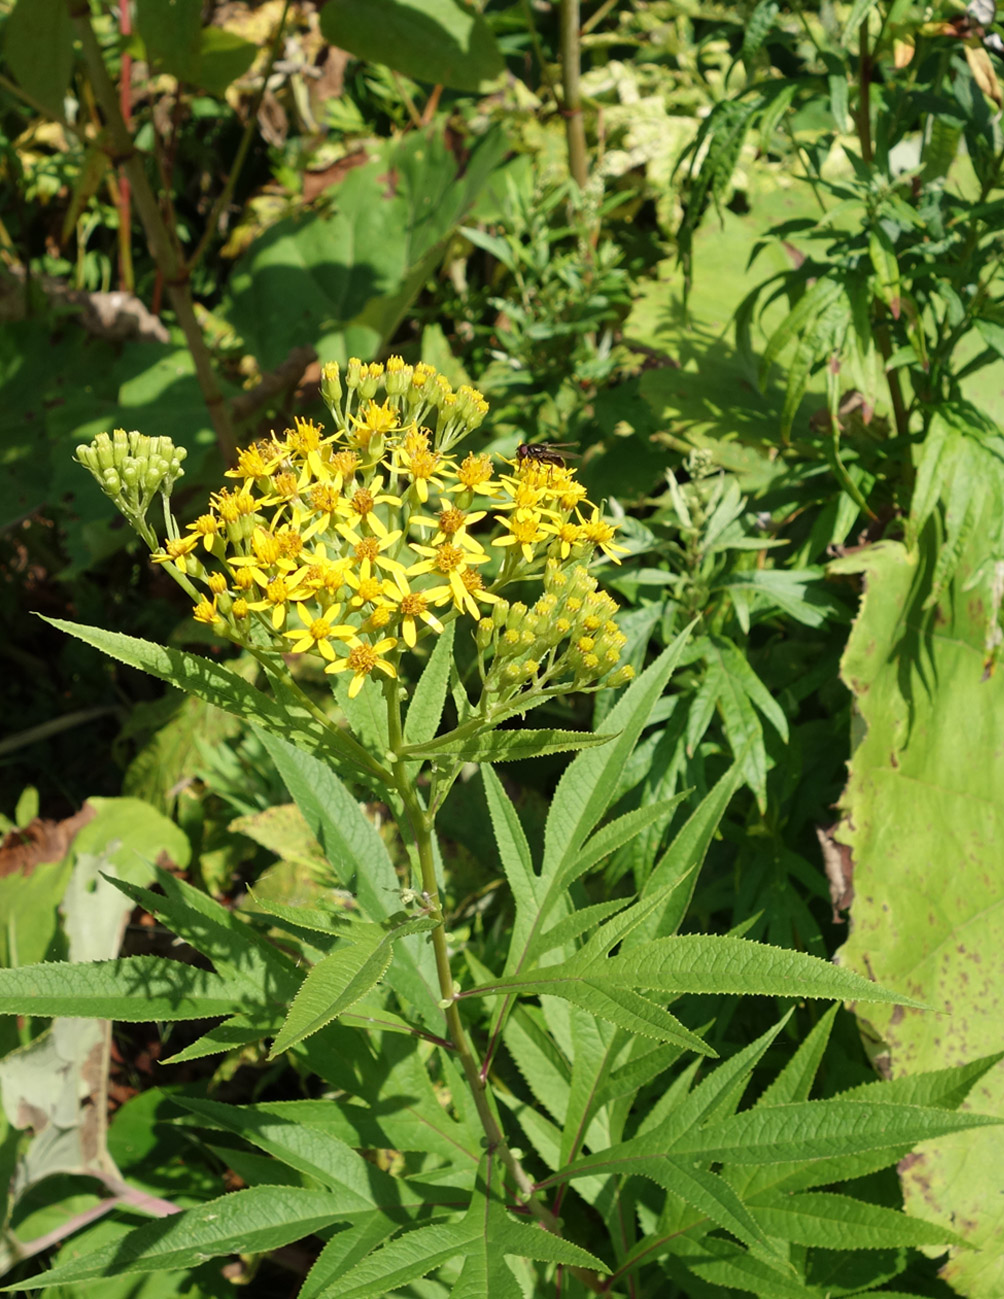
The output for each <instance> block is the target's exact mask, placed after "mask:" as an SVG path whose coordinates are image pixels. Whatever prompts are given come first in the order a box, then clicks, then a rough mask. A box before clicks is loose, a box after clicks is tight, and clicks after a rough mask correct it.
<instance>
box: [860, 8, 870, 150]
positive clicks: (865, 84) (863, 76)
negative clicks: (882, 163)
mask: <svg viewBox="0 0 1004 1299" xmlns="http://www.w3.org/2000/svg"><path fill="white" fill-rule="evenodd" d="M871 87H872V57H871V54H870V53H869V51H868V18H867V17H865V18H864V19H863V21H862V23H861V26H860V28H859V29H858V114H857V117H858V121H857V126H858V143H859V144H860V145H861V161H862V162H865V163H870V162H871V161H872V157H873V154H872V89H871Z"/></svg>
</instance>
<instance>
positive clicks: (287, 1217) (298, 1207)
mask: <svg viewBox="0 0 1004 1299" xmlns="http://www.w3.org/2000/svg"><path fill="white" fill-rule="evenodd" d="M341 1217H342V1209H341V1208H340V1205H339V1202H338V1199H337V1197H335V1196H333V1195H331V1194H330V1193H329V1192H327V1191H308V1190H304V1189H301V1188H300V1187H293V1186H255V1187H251V1188H250V1189H249V1190H246V1191H235V1192H234V1193H233V1194H232V1195H224V1196H221V1197H220V1198H219V1199H217V1200H210V1201H209V1203H208V1204H200V1205H199V1206H198V1207H197V1208H195V1209H186V1210H185V1211H184V1212H182V1213H178V1214H171V1215H170V1216H169V1217H166V1218H158V1219H157V1220H156V1221H155V1222H147V1223H144V1224H143V1226H141V1227H136V1228H135V1230H133V1231H130V1232H129V1233H128V1234H127V1235H125V1236H124V1237H122V1239H120V1240H117V1241H114V1242H112V1244H110V1245H105V1246H103V1247H102V1248H101V1249H97V1250H94V1251H93V1252H92V1253H90V1254H84V1255H83V1256H82V1257H80V1258H75V1259H72V1260H71V1261H70V1262H68V1263H63V1264H60V1265H59V1266H57V1267H54V1268H52V1269H50V1271H48V1272H43V1273H42V1274H41V1275H40V1276H35V1277H29V1278H26V1279H22V1280H20V1281H18V1282H16V1283H15V1284H14V1285H11V1286H5V1287H4V1289H5V1290H44V1289H46V1288H47V1287H48V1286H51V1285H70V1284H72V1283H76V1282H79V1281H96V1280H98V1279H99V1278H101V1277H119V1276H125V1275H126V1274H128V1273H132V1272H168V1271H171V1270H172V1269H177V1268H189V1267H191V1266H192V1263H193V1260H196V1259H198V1258H200V1257H201V1258H219V1257H220V1256H221V1255H224V1254H265V1253H267V1252H268V1251H269V1250H271V1249H278V1248H280V1246H282V1245H288V1244H289V1243H290V1242H291V1241H294V1240H301V1239H302V1238H303V1237H304V1236H309V1235H311V1233H313V1232H315V1231H319V1230H321V1229H322V1228H324V1227H327V1226H330V1225H331V1223H333V1222H338V1221H339V1219H340V1218H341Z"/></svg>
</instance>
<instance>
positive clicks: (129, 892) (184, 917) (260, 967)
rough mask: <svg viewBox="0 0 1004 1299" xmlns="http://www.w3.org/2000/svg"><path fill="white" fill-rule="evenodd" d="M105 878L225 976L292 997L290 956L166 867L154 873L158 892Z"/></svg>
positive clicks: (274, 994) (293, 977)
mask: <svg viewBox="0 0 1004 1299" xmlns="http://www.w3.org/2000/svg"><path fill="white" fill-rule="evenodd" d="M105 878H106V879H107V880H108V882H109V883H110V884H113V885H114V886H115V887H116V888H117V889H118V890H119V891H120V892H122V893H124V894H125V895H126V897H127V898H129V899H130V900H131V901H133V902H135V903H136V904H137V905H139V906H141V907H143V908H144V909H145V910H146V911H148V912H149V913H150V914H151V915H153V916H157V917H158V918H159V919H161V920H163V921H164V923H165V924H166V925H167V927H168V928H169V929H170V930H171V931H172V932H173V933H175V934H177V936H178V937H179V938H183V939H184V940H185V942H187V943H188V944H190V946H192V947H194V948H195V950H196V951H197V952H201V954H202V955H203V956H205V957H208V958H209V960H210V961H212V963H213V965H214V966H215V967H216V969H217V971H218V972H219V973H220V974H221V975H223V977H224V978H227V979H230V980H233V981H234V982H235V983H236V982H241V983H244V984H246V985H247V986H248V987H249V988H250V989H252V990H253V991H254V992H256V993H257V994H259V995H260V996H264V994H265V989H266V988H268V989H269V993H270V996H272V997H273V999H275V1000H279V999H286V998H289V997H292V996H293V994H294V992H295V991H296V989H297V987H298V986H299V983H300V976H299V975H298V974H297V972H296V969H295V968H294V966H293V963H292V961H291V960H290V959H289V957H287V956H284V955H283V954H282V953H281V952H280V951H279V950H278V948H276V947H273V945H272V944H271V943H269V942H267V941H266V940H265V939H264V938H262V937H260V936H259V935H258V934H256V933H255V932H254V930H253V929H252V928H251V927H250V925H248V924H247V923H246V922H245V921H243V920H242V919H240V918H239V916H237V915H235V914H234V912H232V911H228V910H227V909H226V907H224V906H221V905H220V903H219V902H216V901H215V900H214V899H213V898H211V897H209V896H208V895H207V894H205V893H203V892H201V891H200V890H199V889H195V888H192V886H191V885H190V884H186V883H185V882H184V881H183V880H179V879H177V878H176V877H175V876H174V875H172V874H171V873H170V872H169V871H164V870H159V869H158V870H157V872H156V878H157V883H158V884H159V885H160V888H161V890H162V892H161V893H153V892H151V891H150V890H149V889H143V888H139V887H138V886H137V885H135V884H130V883H129V882H128V881H127V880H119V879H116V878H115V877H114V876H110V875H109V876H106V877H105Z"/></svg>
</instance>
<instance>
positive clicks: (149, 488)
mask: <svg viewBox="0 0 1004 1299" xmlns="http://www.w3.org/2000/svg"><path fill="white" fill-rule="evenodd" d="M187 455H188V452H187V451H186V450H185V448H184V447H176V446H175V445H174V443H173V442H172V441H171V439H170V438H168V437H147V436H145V434H143V433H137V432H136V431H135V430H134V431H133V432H131V433H127V432H126V431H125V429H121V428H117V429H115V431H114V432H113V433H112V435H111V436H110V437H109V435H108V434H107V433H99V434H98V435H97V437H96V438H95V439H94V441H93V442H91V443H90V445H85V444H81V445H80V446H78V447H77V450H76V455H75V457H74V458H75V459H76V461H77V463H78V464H81V465H83V466H84V468H85V469H89V470H90V472H91V473H92V474H93V475H94V478H95V479H96V481H97V483H98V486H99V487H100V488H101V490H102V491H103V492H104V494H105V495H106V496H108V497H110V498H111V499H112V500H113V501H114V502H115V504H116V506H117V507H118V508H119V509H120V510H121V511H122V513H123V514H124V515H125V517H126V519H127V520H128V521H129V522H130V523H131V524H132V526H133V527H134V528H135V529H136V530H137V531H138V532H139V533H140V535H142V536H146V533H147V531H148V529H147V528H146V527H145V524H144V521H145V519H146V514H147V511H148V510H149V508H150V504H151V502H152V501H153V499H154V497H155V496H156V495H157V494H158V493H159V494H160V495H161V496H162V497H163V498H164V500H165V502H166V500H167V498H168V497H169V496H170V495H171V491H172V489H173V488H174V484H175V483H176V482H177V480H178V479H179V478H180V477H181V476H182V474H183V473H184V472H185V471H184V470H183V469H182V467H181V464H182V461H183V460H184V459H185V457H186V456H187Z"/></svg>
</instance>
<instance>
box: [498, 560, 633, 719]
mask: <svg viewBox="0 0 1004 1299" xmlns="http://www.w3.org/2000/svg"><path fill="white" fill-rule="evenodd" d="M543 586H544V590H543V593H542V594H541V596H540V598H539V599H538V600H537V602H536V604H534V605H533V606H532V607H528V606H527V605H525V604H523V603H522V602H521V601H516V602H515V603H512V604H510V603H508V602H507V601H505V600H500V601H499V602H498V603H496V604H495V605H493V606H492V613H491V617H484V618H482V619H481V621H480V622H479V623H478V627H477V631H476V633H475V642H476V644H477V649H478V661H479V665H480V668H481V677H482V681H483V683H484V689H485V693H486V694H487V695H489V696H491V697H493V701H497V702H498V703H502V704H504V703H507V702H508V701H509V700H510V699H512V698H513V696H514V695H516V694H517V693H518V692H520V691H526V689H527V687H530V689H531V690H532V691H534V692H541V693H545V694H548V695H552V694H564V693H567V692H568V691H570V690H586V691H588V690H599V689H601V688H602V687H606V686H616V685H621V684H623V683H624V682H625V681H629V680H630V679H631V677H632V676H633V675H634V671H633V669H632V668H631V667H630V666H629V665H626V666H619V664H620V657H621V650H622V649H623V646H624V643H625V641H626V637H625V635H624V633H623V632H622V631H621V630H620V628H619V627H618V626H617V624H616V622H615V621H614V615H615V614H616V612H617V602H616V601H615V600H614V599H613V597H612V596H610V595H609V594H608V593H607V592H606V591H600V590H598V589H597V582H596V578H595V577H593V576H592V574H590V573H589V571H588V570H587V569H586V568H584V567H582V566H581V565H577V566H575V567H574V568H571V569H568V568H562V566H561V565H560V564H559V563H558V562H557V561H555V560H553V559H551V560H548V563H547V566H546V568H545V571H544V575H543Z"/></svg>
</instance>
